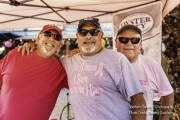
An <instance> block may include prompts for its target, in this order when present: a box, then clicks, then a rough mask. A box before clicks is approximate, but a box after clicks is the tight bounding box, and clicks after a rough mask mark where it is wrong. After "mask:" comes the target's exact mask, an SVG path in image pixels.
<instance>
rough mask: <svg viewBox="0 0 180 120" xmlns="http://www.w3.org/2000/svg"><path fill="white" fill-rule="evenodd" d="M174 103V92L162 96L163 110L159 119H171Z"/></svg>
mask: <svg viewBox="0 0 180 120" xmlns="http://www.w3.org/2000/svg"><path fill="white" fill-rule="evenodd" d="M173 104H174V93H171V94H169V95H166V96H162V97H161V111H160V117H159V120H169V117H170V115H171V112H172V110H173Z"/></svg>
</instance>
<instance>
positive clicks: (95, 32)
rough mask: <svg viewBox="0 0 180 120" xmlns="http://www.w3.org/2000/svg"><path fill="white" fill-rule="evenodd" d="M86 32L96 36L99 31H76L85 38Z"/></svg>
mask: <svg viewBox="0 0 180 120" xmlns="http://www.w3.org/2000/svg"><path fill="white" fill-rule="evenodd" d="M88 32H89V33H90V34H91V36H97V35H98V33H99V32H100V30H97V29H91V30H86V29H78V33H79V34H80V35H81V36H86V35H87V34H88Z"/></svg>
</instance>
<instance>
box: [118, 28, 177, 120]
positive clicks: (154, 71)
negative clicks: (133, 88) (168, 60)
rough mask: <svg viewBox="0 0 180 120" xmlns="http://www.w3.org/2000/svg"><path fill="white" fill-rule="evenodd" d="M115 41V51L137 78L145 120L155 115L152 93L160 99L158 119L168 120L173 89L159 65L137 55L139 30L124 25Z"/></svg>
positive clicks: (139, 48)
mask: <svg viewBox="0 0 180 120" xmlns="http://www.w3.org/2000/svg"><path fill="white" fill-rule="evenodd" d="M115 41H116V48H117V51H118V52H120V53H122V54H124V55H125V56H126V57H127V58H128V60H129V61H130V62H131V64H132V66H133V67H134V69H135V71H136V74H137V76H138V78H139V82H140V83H141V86H142V88H143V91H144V94H143V95H144V98H145V100H146V105H147V120H152V119H153V114H155V113H153V97H154V93H158V95H159V96H160V97H161V106H160V108H161V111H160V113H159V114H160V118H159V119H160V120H169V117H170V115H171V112H172V108H173V102H174V94H173V89H172V87H171V85H170V83H169V80H168V79H167V77H166V75H165V73H164V71H163V69H162V67H161V65H160V64H159V63H157V62H156V61H155V60H153V59H152V58H149V57H147V56H144V55H141V54H139V53H140V50H141V48H142V34H141V30H140V29H139V28H138V27H136V26H134V25H126V26H124V27H122V28H121V29H119V31H118V32H117V36H116V39H115ZM155 107H156V106H155Z"/></svg>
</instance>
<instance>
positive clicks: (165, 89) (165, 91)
mask: <svg viewBox="0 0 180 120" xmlns="http://www.w3.org/2000/svg"><path fill="white" fill-rule="evenodd" d="M153 69H154V70H153V71H154V75H155V78H156V87H157V92H158V96H159V97H161V96H166V95H169V94H171V93H172V92H173V88H172V86H171V84H170V82H169V80H168V78H167V76H166V74H165V72H164V70H163V68H162V67H161V65H160V64H159V63H157V62H156V61H154V62H153Z"/></svg>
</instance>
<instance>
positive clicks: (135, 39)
mask: <svg viewBox="0 0 180 120" xmlns="http://www.w3.org/2000/svg"><path fill="white" fill-rule="evenodd" d="M116 39H118V40H119V42H120V43H123V44H127V43H128V42H129V40H130V41H131V43H132V44H138V43H139V41H140V40H141V38H138V37H132V38H128V37H118V38H116Z"/></svg>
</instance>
